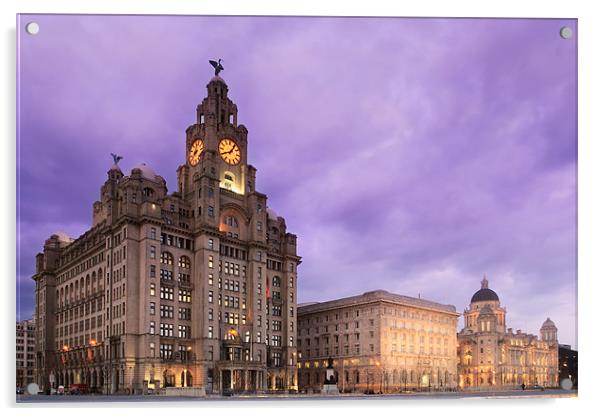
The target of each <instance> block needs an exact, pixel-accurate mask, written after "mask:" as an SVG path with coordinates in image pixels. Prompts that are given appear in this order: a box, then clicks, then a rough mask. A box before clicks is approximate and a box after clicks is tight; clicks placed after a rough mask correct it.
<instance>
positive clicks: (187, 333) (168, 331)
mask: <svg viewBox="0 0 602 416" xmlns="http://www.w3.org/2000/svg"><path fill="white" fill-rule="evenodd" d="M155 329H156V327H155V321H150V324H149V333H150V334H152V335H154V334H155ZM159 335H160V336H162V337H173V336H174V325H173V324H168V323H164V322H161V323H160V324H159ZM191 336H192V330H191V327H190V326H189V325H178V338H183V339H190V338H191Z"/></svg>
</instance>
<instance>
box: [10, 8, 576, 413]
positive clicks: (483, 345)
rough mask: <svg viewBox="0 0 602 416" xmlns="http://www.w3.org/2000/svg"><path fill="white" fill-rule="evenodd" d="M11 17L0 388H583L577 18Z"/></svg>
mask: <svg viewBox="0 0 602 416" xmlns="http://www.w3.org/2000/svg"><path fill="white" fill-rule="evenodd" d="M17 33H18V47H17V54H18V60H17V62H18V68H17V84H18V91H17V116H18V120H17V133H18V137H17V170H18V172H17V179H18V183H17V191H18V192H17V193H18V195H17V224H18V225H17V227H18V228H17V253H18V258H17V269H18V270H17V294H16V295H17V320H18V322H17V335H18V340H17V351H16V354H17V393H18V394H19V395H18V401H23V402H26V401H36V402H42V403H45V402H46V401H52V400H55V401H62V402H69V401H74V400H77V401H83V402H88V401H97V400H103V401H111V396H112V395H115V396H114V397H120V400H133V401H141V400H145V401H146V400H148V401H169V400H175V399H174V397H176V396H177V397H180V396H183V397H185V398H187V399H189V400H199V401H201V402H202V401H203V400H218V399H219V400H221V399H224V398H225V399H226V400H237V399H240V398H241V397H244V398H248V397H256V398H262V399H265V400H270V399H271V398H274V397H282V396H284V395H287V396H286V397H287V398H289V399H290V400H296V399H299V398H313V399H321V398H329V399H333V400H347V399H367V400H378V399H380V398H382V397H384V396H389V397H390V398H397V399H401V398H404V399H408V398H410V399H412V398H418V397H423V396H424V395H429V397H431V398H433V399H450V398H455V397H457V396H460V397H487V396H492V395H496V396H503V397H523V396H528V397H550V396H553V397H557V396H558V397H569V396H573V395H576V394H577V390H576V387H577V384H578V383H577V372H576V371H577V347H578V344H577V320H576V318H577V317H576V290H577V267H576V255H577V240H576V235H577V229H576V223H577V210H576V209H577V199H576V195H577V178H576V169H577V102H576V96H577V89H576V88H577V21H576V20H575V19H564V20H563V19H501V18H496V19H486V18H482V19H462V18H450V19H448V18H385V17H382V18H375V17H373V18H362V17H358V18H343V17H237V16H119V15H35V14H31V15H28V14H27V15H19V16H18V19H17ZM19 339H21V341H19ZM38 391H40V392H41V393H45V394H40V395H36V394H35V393H37V392H38ZM21 393H24V394H23V395H21ZM48 395H50V396H48ZM75 395H77V396H78V397H77V398H75ZM124 395H128V396H127V397H126V396H124Z"/></svg>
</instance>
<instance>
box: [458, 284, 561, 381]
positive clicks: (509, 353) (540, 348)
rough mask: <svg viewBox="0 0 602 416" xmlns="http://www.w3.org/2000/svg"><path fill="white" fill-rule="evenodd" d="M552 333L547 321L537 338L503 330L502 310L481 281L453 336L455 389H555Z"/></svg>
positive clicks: (555, 357)
mask: <svg viewBox="0 0 602 416" xmlns="http://www.w3.org/2000/svg"><path fill="white" fill-rule="evenodd" d="M557 333H558V330H557V329H556V326H555V325H554V323H553V322H552V321H551V320H550V318H548V319H546V321H545V322H544V323H543V325H542V327H541V330H540V335H541V338H538V337H537V335H531V334H527V333H523V332H522V331H521V330H517V331H516V332H513V330H512V328H506V309H505V308H502V307H501V306H500V300H499V298H498V296H497V294H496V293H495V292H494V291H493V290H491V289H489V282H488V281H487V278H485V277H484V278H483V280H482V282H481V289H480V290H479V291H477V292H476V293H475V294H474V295H473V297H472V299H471V302H470V307H469V308H468V309H466V310H465V311H464V328H463V329H462V331H460V333H459V334H458V375H459V377H460V382H459V386H460V387H461V388H463V389H479V390H483V389H499V388H511V389H515V388H520V386H521V385H522V384H523V383H524V384H525V386H535V385H539V386H545V387H552V386H557V385H558V340H557Z"/></svg>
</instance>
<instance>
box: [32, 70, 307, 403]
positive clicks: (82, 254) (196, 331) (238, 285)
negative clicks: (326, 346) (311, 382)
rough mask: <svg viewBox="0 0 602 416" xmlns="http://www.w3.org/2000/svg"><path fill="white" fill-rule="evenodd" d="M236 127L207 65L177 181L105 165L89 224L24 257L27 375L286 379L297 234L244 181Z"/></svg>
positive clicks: (198, 381)
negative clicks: (29, 264) (31, 338)
mask: <svg viewBox="0 0 602 416" xmlns="http://www.w3.org/2000/svg"><path fill="white" fill-rule="evenodd" d="M247 134H248V132H247V129H246V128H245V127H244V126H243V125H242V124H238V109H237V107H236V105H235V104H234V103H233V102H232V101H231V100H230V98H228V86H227V85H226V83H225V82H224V80H223V79H222V78H220V77H219V76H217V75H216V76H215V77H214V78H212V79H211V80H210V82H209V84H208V85H207V96H206V97H205V98H204V99H203V101H202V102H201V103H200V104H199V105H198V106H197V108H196V123H195V124H193V125H191V126H190V127H188V128H187V129H186V135H185V141H183V142H182V153H183V154H182V156H183V164H182V165H181V166H179V167H178V168H177V173H178V189H177V191H176V192H172V193H168V190H167V186H166V182H165V180H164V179H163V178H162V177H161V176H159V175H157V174H156V173H155V172H154V171H153V169H152V168H151V167H150V166H148V165H145V164H142V165H139V166H136V167H134V168H133V169H132V170H131V171H130V172H129V174H127V175H126V174H124V172H123V171H122V170H121V168H120V167H119V166H118V165H117V162H119V159H120V157H118V156H117V155H114V160H115V164H114V165H113V166H112V167H111V168H110V169H109V170H108V173H107V180H106V181H105V183H104V184H103V185H102V187H101V190H100V200H98V201H96V202H95V203H94V205H93V224H92V228H90V229H89V230H88V231H87V232H86V233H84V234H83V235H81V236H79V237H78V238H76V239H72V238H69V237H68V236H66V235H61V234H55V235H52V236H50V238H49V239H48V240H46V242H45V244H44V250H43V253H40V254H38V256H37V258H36V264H37V267H36V274H35V275H34V276H33V279H34V280H35V281H36V312H35V313H36V322H37V323H38V325H37V326H36V331H37V334H36V338H37V344H36V382H37V383H38V384H40V386H41V387H42V388H43V389H47V388H49V387H57V386H59V385H64V386H69V385H71V384H82V385H86V388H89V389H90V390H93V391H94V390H95V391H98V392H103V393H115V392H124V391H133V392H144V391H146V390H147V389H155V390H156V389H163V388H166V387H167V388H168V389H166V391H171V392H173V391H177V389H169V388H170V387H178V388H186V389H190V390H189V392H193V391H196V392H198V393H199V394H202V393H204V392H205V391H206V392H221V391H228V390H232V391H263V390H288V389H296V388H297V372H296V368H297V354H296V345H297V342H296V332H297V328H296V314H297V311H296V295H297V266H298V265H299V264H300V262H301V260H300V257H299V256H297V238H296V236H295V235H294V234H291V233H288V232H287V230H286V223H285V221H284V219H283V218H282V217H279V216H278V215H276V213H275V212H274V211H273V210H271V209H269V208H268V206H267V196H266V195H264V194H262V193H261V192H259V191H258V190H256V189H255V175H256V169H255V168H254V167H253V166H251V165H250V164H249V161H248V160H247V144H248V142H247Z"/></svg>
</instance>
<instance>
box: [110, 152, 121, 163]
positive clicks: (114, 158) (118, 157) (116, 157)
mask: <svg viewBox="0 0 602 416" xmlns="http://www.w3.org/2000/svg"><path fill="white" fill-rule="evenodd" d="M111 156H112V157H113V163H115V165H117V164H118V163H119V161H120V160H121V159H123V156H118V155H116V154H115V153H111Z"/></svg>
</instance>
